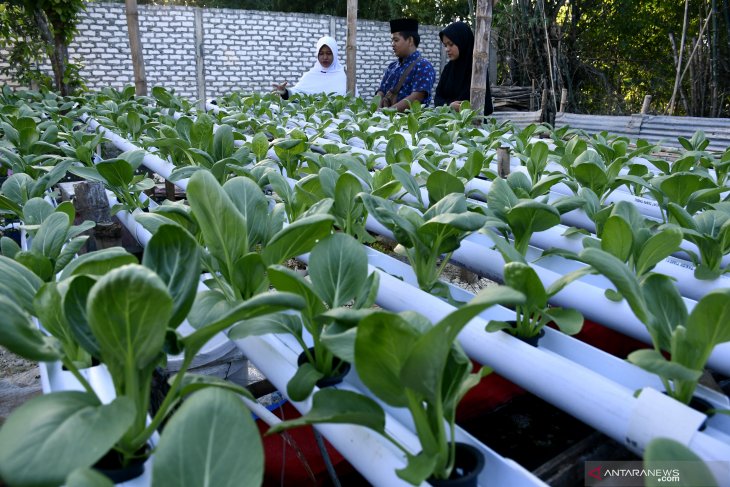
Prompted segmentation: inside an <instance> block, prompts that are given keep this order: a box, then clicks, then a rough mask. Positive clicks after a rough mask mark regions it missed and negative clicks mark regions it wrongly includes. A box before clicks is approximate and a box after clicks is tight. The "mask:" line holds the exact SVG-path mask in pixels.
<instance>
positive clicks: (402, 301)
mask: <svg viewBox="0 0 730 487" xmlns="http://www.w3.org/2000/svg"><path fill="white" fill-rule="evenodd" d="M369 270H370V271H374V272H378V273H379V274H380V289H379V291H378V297H377V299H376V302H377V304H378V305H380V306H381V307H384V308H386V309H390V310H392V311H405V310H411V309H413V303H419V309H418V311H419V313H421V314H423V315H425V316H427V317H428V318H429V319H430V320H431V321H433V322H436V321H439V320H441V319H443V318H444V317H445V316H446V315H447V314H449V313H450V312H451V311H453V307H452V306H450V305H449V304H447V303H444V302H442V301H440V300H439V299H438V298H435V297H433V296H431V295H429V294H427V293H424V292H422V291H420V290H416V289H415V288H413V287H411V286H404V285H403V283H402V282H401V281H400V280H398V279H396V278H395V277H393V276H390V275H389V274H387V273H385V272H383V271H380V270H379V269H377V268H374V267H369ZM483 316H490V311H489V310H487V311H486V312H485V314H482V317H483ZM482 317H478V318H475V319H473V320H472V321H471V322H470V323H469V324H468V325H467V326H466V327H465V328H464V330H463V331H462V332H461V334H460V335H459V342H460V343H461V345H462V346H463V347H464V350H465V351H466V352H467V354H468V355H469V356H470V357H472V358H474V359H475V360H477V361H479V362H480V363H483V364H486V365H489V366H490V367H492V368H494V370H495V371H496V372H498V373H499V374H500V375H502V376H504V377H505V378H507V379H508V380H510V381H512V382H514V383H516V384H518V385H520V386H521V387H524V388H525V389H528V390H530V391H532V392H533V393H534V394H536V395H538V396H540V397H541V398H543V399H545V400H546V401H548V402H550V403H552V404H554V405H556V406H557V407H559V408H560V409H563V410H564V411H566V412H568V413H570V414H572V415H573V416H574V417H576V418H578V419H580V420H582V421H584V422H586V423H587V424H589V425H591V426H593V427H594V428H596V429H598V430H600V431H603V432H604V433H605V434H607V435H608V436H611V437H612V438H614V439H615V440H617V441H619V442H621V443H622V444H624V445H625V446H626V447H627V448H629V449H632V450H634V451H642V450H643V448H644V447H645V446H646V443H645V440H646V439H647V438H653V437H673V438H677V439H680V438H681V439H685V440H687V439H688V440H689V441H688V443H687V444H688V446H689V447H690V448H692V449H693V450H694V451H695V453H697V454H698V455H699V456H700V457H701V458H703V459H704V460H708V461H709V460H724V461H727V460H730V445H727V444H722V443H720V442H718V441H716V440H715V439H713V438H711V437H709V436H708V435H705V434H703V433H701V432H698V431H697V429H698V428H699V426H700V425H701V423H702V421H704V415H703V414H701V413H697V412H696V411H693V410H691V409H689V408H687V407H685V406H682V408H681V409H680V410H679V411H674V410H673V414H672V417H671V419H672V422H671V423H668V422H667V423H664V424H663V427H662V428H659V427H658V423H656V422H654V423H651V424H650V425H647V426H650V427H651V428H652V430H651V431H644V430H640V428H639V427H640V425H636V424H635V425H634V430H636V431H629V427H628V425H629V424H632V423H631V421H632V418H633V417H634V416H635V415H636V414H637V413H638V411H634V406H635V403H636V400H637V399H636V398H635V397H634V395H633V393H634V391H633V390H631V389H628V388H626V387H623V386H619V385H617V384H615V383H614V382H612V381H609V380H607V379H606V378H605V377H603V376H600V375H598V374H596V373H594V372H592V371H590V370H588V369H585V368H583V367H580V366H576V365H575V364H574V363H572V362H569V361H566V360H565V359H563V358H562V357H560V356H557V355H553V354H547V353H544V352H541V351H540V349H536V348H535V347H532V346H530V345H527V344H525V343H523V342H521V341H520V340H517V339H515V338H514V337H511V336H510V335H508V334H506V333H486V332H485V331H484V328H485V326H486V323H487V322H486V320H485V319H484V318H482ZM515 364H519V366H515ZM663 397H664V398H665V399H661V398H653V400H652V401H651V402H649V403H647V404H642V408H643V410H642V414H645V413H644V411H647V410H648V411H650V414H651V415H654V416H656V417H660V418H667V415H666V414H665V411H666V410H667V408H669V407H670V405H671V406H673V403H676V401H674V400H673V399H671V398H669V397H666V396H663ZM667 419H668V418H667ZM667 424H672V428H671V429H670V428H667ZM634 438H637V440H634ZM638 439H641V442H640V441H639V440H638ZM634 441H636V444H634V443H633V442H634Z"/></svg>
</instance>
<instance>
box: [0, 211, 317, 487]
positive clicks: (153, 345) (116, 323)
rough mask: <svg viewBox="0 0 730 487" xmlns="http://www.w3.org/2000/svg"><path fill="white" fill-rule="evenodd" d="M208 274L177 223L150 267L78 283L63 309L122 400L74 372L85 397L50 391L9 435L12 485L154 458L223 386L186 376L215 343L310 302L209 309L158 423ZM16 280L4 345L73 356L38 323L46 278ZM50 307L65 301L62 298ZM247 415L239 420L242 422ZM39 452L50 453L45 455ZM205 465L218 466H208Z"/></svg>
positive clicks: (52, 356)
mask: <svg viewBox="0 0 730 487" xmlns="http://www.w3.org/2000/svg"><path fill="white" fill-rule="evenodd" d="M102 252H104V251H102ZM87 255H93V254H87ZM2 259H6V258H5V257H0V260H2ZM3 262H6V261H3ZM96 263H97V262H95V261H94V260H93V258H92V257H87V259H86V261H85V264H86V265H84V264H79V265H78V266H76V267H75V268H74V270H75V271H79V272H80V271H81V270H84V269H85V270H90V269H91V268H93V267H94V264H96ZM66 270H69V268H68V267H67V269H66ZM18 275H21V276H23V275H24V274H22V273H20V274H18ZM199 277H200V251H199V247H198V245H197V243H196V242H195V240H194V239H193V238H192V236H190V235H189V234H188V233H187V232H186V231H185V230H183V229H182V228H180V227H178V226H174V225H163V226H161V227H160V228H159V229H158V231H157V232H156V233H155V235H154V236H153V237H152V239H151V240H150V242H149V244H148V247H147V249H146V251H145V254H144V259H143V265H138V264H127V265H123V266H121V267H117V268H114V269H112V270H110V271H108V272H106V273H103V274H101V275H98V274H76V275H74V277H72V279H73V282H72V283H71V285H70V287H69V290H68V292H67V295H66V297H65V300H69V299H70V300H71V301H72V302H73V303H75V304H73V303H72V304H73V305H67V304H66V303H64V310H63V311H62V312H63V313H65V314H66V317H67V318H68V324H69V326H71V327H74V328H75V329H76V332H75V336H77V337H82V338H83V339H82V340H80V341H79V343H80V344H81V345H82V346H83V347H84V348H85V349H86V351H87V352H89V353H90V354H91V355H93V356H95V357H97V358H99V359H100V360H101V361H102V362H103V363H104V364H106V366H107V368H108V369H109V372H110V374H111V376H112V380H113V382H114V388H115V391H116V396H117V397H116V399H114V400H113V401H112V402H111V403H110V404H107V405H102V404H101V402H100V400H99V398H98V397H97V396H96V394H95V393H94V391H93V390H92V389H91V387H90V386H89V384H88V383H87V382H86V380H85V379H84V378H83V376H81V375H79V374H78V371H76V373H75V374H74V375H75V376H76V377H77V378H78V379H79V381H80V382H81V384H82V385H83V386H84V387H85V391H79V392H76V391H66V392H58V393H51V394H47V395H44V396H42V397H40V398H37V399H36V400H35V401H31V402H29V403H27V404H26V405H25V406H24V407H21V408H19V409H17V410H16V411H15V412H14V413H13V415H11V417H10V418H9V419H8V421H7V422H6V423H5V424H4V425H3V428H2V430H0V438H2V442H1V443H0V444H1V445H2V446H0V474H2V477H3V479H5V480H6V481H8V482H10V483H11V484H13V485H59V484H62V483H64V480H65V479H66V478H67V476H68V475H69V474H71V473H72V472H73V471H74V470H75V469H77V468H85V467H89V466H91V465H93V464H94V463H95V462H96V461H97V460H98V459H99V458H101V456H102V455H104V454H105V453H106V452H107V451H108V450H109V449H113V450H115V451H117V452H118V453H119V455H120V456H121V458H122V459H123V464H126V463H127V462H129V461H130V460H132V459H134V458H140V457H141V458H145V457H147V456H148V455H149V454H150V451H149V449H145V445H146V444H147V442H148V440H149V439H150V437H151V436H152V434H153V433H154V432H155V430H156V429H157V427H158V426H159V425H160V424H161V423H162V421H163V420H164V419H165V418H167V417H168V416H169V415H170V414H171V413H172V411H174V408H175V406H176V405H177V404H179V402H180V401H181V399H182V396H183V395H184V394H187V393H188V392H190V391H192V390H195V389H197V388H200V387H203V386H206V385H211V386H215V385H216V382H215V381H212V380H208V379H198V380H195V379H194V378H192V377H189V376H186V374H185V372H186V370H187V369H188V367H189V366H190V364H191V363H192V360H193V358H194V357H195V355H196V354H197V353H198V352H199V351H200V349H201V348H202V347H203V346H204V344H205V343H206V342H207V341H208V340H209V339H210V338H211V337H213V336H214V335H215V334H216V333H219V332H221V331H222V330H224V329H225V328H227V327H229V326H230V325H232V324H234V323H236V322H238V321H240V320H244V319H247V318H252V317H255V316H260V315H263V314H267V313H271V312H277V311H281V310H285V309H298V308H301V307H302V306H303V304H304V303H303V302H302V300H301V298H299V297H298V296H293V295H291V294H287V293H267V294H264V295H261V296H258V297H256V298H254V299H251V300H248V301H242V302H239V303H237V304H236V305H234V306H231V307H230V308H228V309H226V310H219V312H218V313H215V314H213V313H209V314H208V319H207V320H206V321H205V322H204V323H203V326H200V327H199V328H198V329H197V330H196V331H194V332H193V333H191V334H190V335H188V336H186V337H184V338H179V337H178V338H177V339H175V340H174V341H176V342H177V346H178V348H180V349H182V350H184V359H183V364H182V366H181V369H180V372H179V373H178V374H177V375H176V376H175V378H174V380H172V383H171V386H170V390H169V392H168V394H167V395H166V397H165V399H164V401H163V403H162V405H161V406H160V408H159V410H158V411H157V413H156V414H155V415H154V417H152V419H151V421H149V423H148V421H147V410H148V405H149V398H150V387H151V379H152V371H153V370H154V368H155V367H157V366H158V365H160V364H161V363H163V362H164V361H165V360H166V357H167V353H166V351H167V347H168V344H169V342H170V337H171V336H175V335H176V328H177V327H178V326H179V325H180V323H182V321H183V320H184V319H185V317H186V316H187V314H188V311H189V310H190V308H191V306H192V305H193V300H194V298H195V292H196V289H197V284H198V281H199ZM8 284H9V285H5V286H3V287H2V288H1V289H0V291H2V292H1V293H0V301H1V302H2V306H3V309H6V310H8V314H7V315H5V318H4V319H3V328H4V331H3V334H2V335H1V338H0V340H2V343H1V344H2V345H3V346H5V347H7V348H8V349H9V350H11V351H13V352H15V353H18V354H19V355H21V356H24V357H27V358H30V359H34V360H44V361H50V360H58V359H61V358H63V357H62V355H61V353H60V347H59V345H58V342H57V340H56V339H54V338H53V337H49V336H46V335H44V334H43V333H41V332H40V331H39V330H38V329H37V328H35V327H34V325H33V324H32V322H31V320H30V314H29V312H31V310H32V309H33V308H32V307H30V306H32V305H31V303H30V300H31V299H33V290H34V289H35V288H36V285H37V282H36V283H34V282H33V280H32V279H15V280H14V281H12V282H10V283H8ZM69 293H70V294H71V295H72V296H73V297H71V296H69ZM18 298H20V300H19V301H17V302H16V300H17V299H18ZM41 303H42V304H44V305H47V306H51V307H52V306H58V305H59V303H58V301H57V300H41ZM35 304H36V305H37V304H38V302H36V303H35ZM64 363H65V364H67V365H68V366H69V369H70V370H71V371H72V372H73V371H75V370H76V369H75V367H74V365H73V363H72V362H70V361H66V360H64ZM224 412H225V413H231V409H230V408H229V407H223V408H221V409H220V410H218V411H217V413H221V414H223V413H224ZM240 412H241V411H240V409H239V410H238V412H237V413H236V414H233V415H231V416H229V417H236V418H240V417H241V414H240ZM244 416H248V415H244ZM248 417H249V418H250V416H248ZM249 431H250V429H249ZM177 434H178V435H179V434H180V433H179V432H178V433H177ZM10 438H12V440H11V439H10ZM82 446H83V447H82ZM39 449H40V450H41V451H44V452H47V453H48V454H45V455H38V454H37V452H38V451H39ZM198 467H199V468H203V469H205V468H208V467H207V466H206V465H205V464H202V465H198Z"/></svg>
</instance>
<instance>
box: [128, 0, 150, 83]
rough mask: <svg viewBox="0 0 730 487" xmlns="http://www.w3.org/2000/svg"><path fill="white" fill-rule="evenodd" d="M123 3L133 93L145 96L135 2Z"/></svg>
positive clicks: (142, 60)
mask: <svg viewBox="0 0 730 487" xmlns="http://www.w3.org/2000/svg"><path fill="white" fill-rule="evenodd" d="M124 3H125V5H126V6H127V31H128V32H129V50H130V51H131V52H132V67H133V69H134V92H135V93H136V94H137V96H146V95H147V76H146V75H145V72H144V56H143V55H142V41H141V38H140V35H139V14H138V13H137V0H125V1H124Z"/></svg>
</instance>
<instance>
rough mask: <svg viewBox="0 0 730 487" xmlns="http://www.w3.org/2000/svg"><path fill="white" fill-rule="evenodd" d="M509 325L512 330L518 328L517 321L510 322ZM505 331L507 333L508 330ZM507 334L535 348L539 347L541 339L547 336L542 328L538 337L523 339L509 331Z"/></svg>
mask: <svg viewBox="0 0 730 487" xmlns="http://www.w3.org/2000/svg"><path fill="white" fill-rule="evenodd" d="M507 323H509V324H510V326H511V329H512V330H514V329H516V328H517V322H516V321H508V322H507ZM505 331H507V330H505ZM507 333H509V334H510V335H512V336H513V337H515V338H517V339H518V340H522V341H523V342H525V343H527V344H528V345H532V346H533V347H537V344H538V342H539V341H540V338H542V337H544V336H545V330H544V329H542V328H541V329H540V332H539V333H538V334H537V335H535V336H533V337H528V338H525V337H521V336H519V335H514V334H512V333H510V332H509V331H507Z"/></svg>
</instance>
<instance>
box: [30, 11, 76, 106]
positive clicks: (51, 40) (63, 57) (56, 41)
mask: <svg viewBox="0 0 730 487" xmlns="http://www.w3.org/2000/svg"><path fill="white" fill-rule="evenodd" d="M33 18H34V19H35V23H36V26H37V27H38V30H39V31H40V33H41V38H42V39H43V42H45V43H46V44H47V45H48V53H49V57H50V58H51V68H52V69H53V80H54V82H55V84H56V90H58V92H59V93H61V95H64V96H66V95H68V94H69V93H68V91H69V89H68V83H64V81H63V77H64V74H65V73H66V62H67V60H68V47H67V46H66V45H65V44H64V43H63V38H62V37H61V36H60V35H56V36H54V35H53V33H52V32H51V28H50V26H49V25H48V18H47V17H46V14H45V12H43V10H41V9H40V7H38V6H36V7H35V8H34V9H33Z"/></svg>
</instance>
